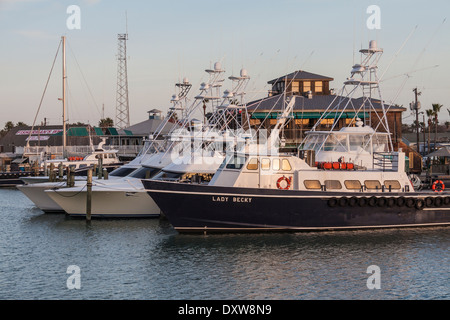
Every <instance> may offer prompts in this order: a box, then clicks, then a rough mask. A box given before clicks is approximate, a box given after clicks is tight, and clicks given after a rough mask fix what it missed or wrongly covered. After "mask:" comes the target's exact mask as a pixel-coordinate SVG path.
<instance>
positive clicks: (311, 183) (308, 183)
mask: <svg viewBox="0 0 450 320" xmlns="http://www.w3.org/2000/svg"><path fill="white" fill-rule="evenodd" d="M303 184H304V185H305V188H306V189H316V190H317V189H319V190H320V189H322V185H321V184H320V181H319V180H305V181H303Z"/></svg>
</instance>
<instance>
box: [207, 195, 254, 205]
mask: <svg viewBox="0 0 450 320" xmlns="http://www.w3.org/2000/svg"><path fill="white" fill-rule="evenodd" d="M212 201H213V202H243V203H251V202H252V198H249V197H221V196H212Z"/></svg>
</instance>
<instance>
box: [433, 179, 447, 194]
mask: <svg viewBox="0 0 450 320" xmlns="http://www.w3.org/2000/svg"><path fill="white" fill-rule="evenodd" d="M431 189H433V191H434V192H442V191H444V190H445V184H444V183H443V182H442V180H436V181H435V182H434V183H433V185H432V186H431Z"/></svg>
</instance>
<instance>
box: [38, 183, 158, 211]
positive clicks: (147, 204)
mask: <svg viewBox="0 0 450 320" xmlns="http://www.w3.org/2000/svg"><path fill="white" fill-rule="evenodd" d="M47 194H48V196H49V197H50V198H51V199H52V200H53V201H55V202H56V203H57V204H58V205H59V206H60V207H61V208H63V210H64V211H65V212H66V213H67V214H68V215H70V216H74V217H85V216H86V203H87V192H86V191H85V189H84V190H83V191H81V192H80V191H67V190H61V191H60V192H54V191H47ZM91 216H92V217H94V218H95V217H97V218H154V217H159V216H160V210H159V207H158V206H157V205H156V204H155V202H154V201H153V199H152V198H151V197H150V196H149V195H148V194H147V193H146V192H145V191H143V190H128V191H127V190H113V189H111V190H92V202H91Z"/></svg>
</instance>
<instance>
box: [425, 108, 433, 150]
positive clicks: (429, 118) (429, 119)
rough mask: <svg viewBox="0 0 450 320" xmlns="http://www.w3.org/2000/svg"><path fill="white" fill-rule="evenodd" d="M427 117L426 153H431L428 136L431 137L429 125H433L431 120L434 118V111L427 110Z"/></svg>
mask: <svg viewBox="0 0 450 320" xmlns="http://www.w3.org/2000/svg"><path fill="white" fill-rule="evenodd" d="M426 112H427V117H428V153H430V152H431V149H430V135H431V125H432V123H433V120H431V119H432V118H433V116H434V111H433V109H428V110H427V111H426Z"/></svg>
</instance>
